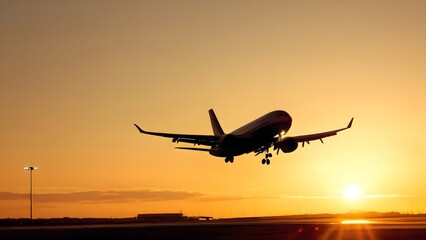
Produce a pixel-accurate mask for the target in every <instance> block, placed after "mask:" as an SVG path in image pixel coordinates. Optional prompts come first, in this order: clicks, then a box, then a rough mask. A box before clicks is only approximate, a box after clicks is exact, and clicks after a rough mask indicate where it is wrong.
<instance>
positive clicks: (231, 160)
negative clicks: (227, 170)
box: [225, 156, 234, 163]
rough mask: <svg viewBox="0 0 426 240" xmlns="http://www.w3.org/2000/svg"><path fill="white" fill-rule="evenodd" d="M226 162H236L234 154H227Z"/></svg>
mask: <svg viewBox="0 0 426 240" xmlns="http://www.w3.org/2000/svg"><path fill="white" fill-rule="evenodd" d="M225 162H226V163H228V162H230V163H233V162H234V157H233V156H227V157H226V158H225Z"/></svg>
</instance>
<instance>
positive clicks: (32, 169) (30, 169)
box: [24, 167, 38, 220]
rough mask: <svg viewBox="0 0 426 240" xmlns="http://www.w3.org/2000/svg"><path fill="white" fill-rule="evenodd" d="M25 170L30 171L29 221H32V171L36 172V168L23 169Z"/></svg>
mask: <svg viewBox="0 0 426 240" xmlns="http://www.w3.org/2000/svg"><path fill="white" fill-rule="evenodd" d="M24 169H25V170H28V171H30V219H31V220H32V219H33V171H34V170H37V169H38V168H37V167H25V168H24Z"/></svg>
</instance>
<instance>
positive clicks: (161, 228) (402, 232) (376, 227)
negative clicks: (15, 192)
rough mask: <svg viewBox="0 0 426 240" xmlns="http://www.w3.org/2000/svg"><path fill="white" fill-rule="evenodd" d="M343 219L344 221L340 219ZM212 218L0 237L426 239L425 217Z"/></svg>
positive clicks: (13, 232)
mask: <svg viewBox="0 0 426 240" xmlns="http://www.w3.org/2000/svg"><path fill="white" fill-rule="evenodd" d="M343 221H344V220H343ZM344 223H345V224H342V220H337V219H296V220H295V219H293V220H215V221H197V222H181V223H154V224H153V223H131V224H97V225H66V226H25V227H19V226H18V227H16V226H15V227H1V228H0V238H1V239H35V240H37V239H46V240H49V239H64V240H65V239H66V240H68V239H69V240H77V239H156V240H157V239H160V240H161V239H207V240H210V239H267V240H269V239H271V240H272V239H273V240H275V239H297V240H301V239H309V240H312V239H318V240H321V239H336V240H349V239H351V240H352V239H354V240H355V239H360V240H361V239H365V240H381V239H386V240H389V239H412V240H413V239H414V240H416V239H419V240H420V239H426V221H425V219H423V218H421V219H419V218H415V219H407V218H401V219H400V218H386V219H368V220H362V219H351V220H350V221H347V222H344Z"/></svg>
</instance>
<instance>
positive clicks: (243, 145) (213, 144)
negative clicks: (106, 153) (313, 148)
mask: <svg viewBox="0 0 426 240" xmlns="http://www.w3.org/2000/svg"><path fill="white" fill-rule="evenodd" d="M209 115H210V121H211V125H212V128H213V134H214V135H194V134H175V133H162V132H148V131H144V130H142V128H140V127H139V126H138V125H136V124H135V126H136V128H137V129H138V130H139V132H140V133H143V134H149V135H155V136H160V137H166V138H172V142H175V143H179V142H184V143H192V144H194V146H195V145H204V146H209V147H210V148H196V147H176V148H177V149H185V150H194V151H204V152H209V153H210V154H211V155H213V156H216V157H224V158H225V162H226V163H228V162H230V163H233V162H234V157H235V156H239V155H242V154H244V153H250V152H254V153H255V154H256V156H257V155H259V154H262V153H265V158H263V159H262V164H267V165H269V164H270V163H271V161H270V159H269V158H271V157H272V153H270V152H269V148H271V147H273V149H274V150H276V151H277V155H278V153H279V151H280V149H281V151H283V152H284V153H289V152H293V151H294V150H296V149H297V147H298V146H299V143H302V147H304V145H305V142H306V143H308V144H309V142H310V141H314V140H320V141H321V142H322V143H324V142H323V140H322V139H323V138H326V137H331V136H334V135H336V134H337V133H338V132H340V131H342V130H346V129H349V128H351V126H352V122H353V120H354V118H352V119H351V120H350V122H349V124H348V126H347V127H345V128H341V129H337V130H333V131H328V132H322V133H316V134H309V135H301V136H294V137H287V136H285V134H286V133H287V132H288V130H289V129H290V127H291V123H292V118H291V117H290V115H289V114H288V113H287V112H285V111H282V110H278V111H273V112H270V113H267V114H265V115H263V116H262V117H260V118H258V119H256V120H254V121H252V122H250V123H248V124H246V125H244V126H242V127H240V128H238V129H236V130H234V131H233V132H231V133H228V134H226V133H225V132H224V131H223V129H222V127H221V126H220V123H219V121H218V120H217V117H216V114H215V113H214V111H213V109H210V110H209Z"/></svg>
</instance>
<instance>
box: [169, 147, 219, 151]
mask: <svg viewBox="0 0 426 240" xmlns="http://www.w3.org/2000/svg"><path fill="white" fill-rule="evenodd" d="M176 149H183V150H193V151H203V152H210V151H211V149H209V148H193V147H176Z"/></svg>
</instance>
